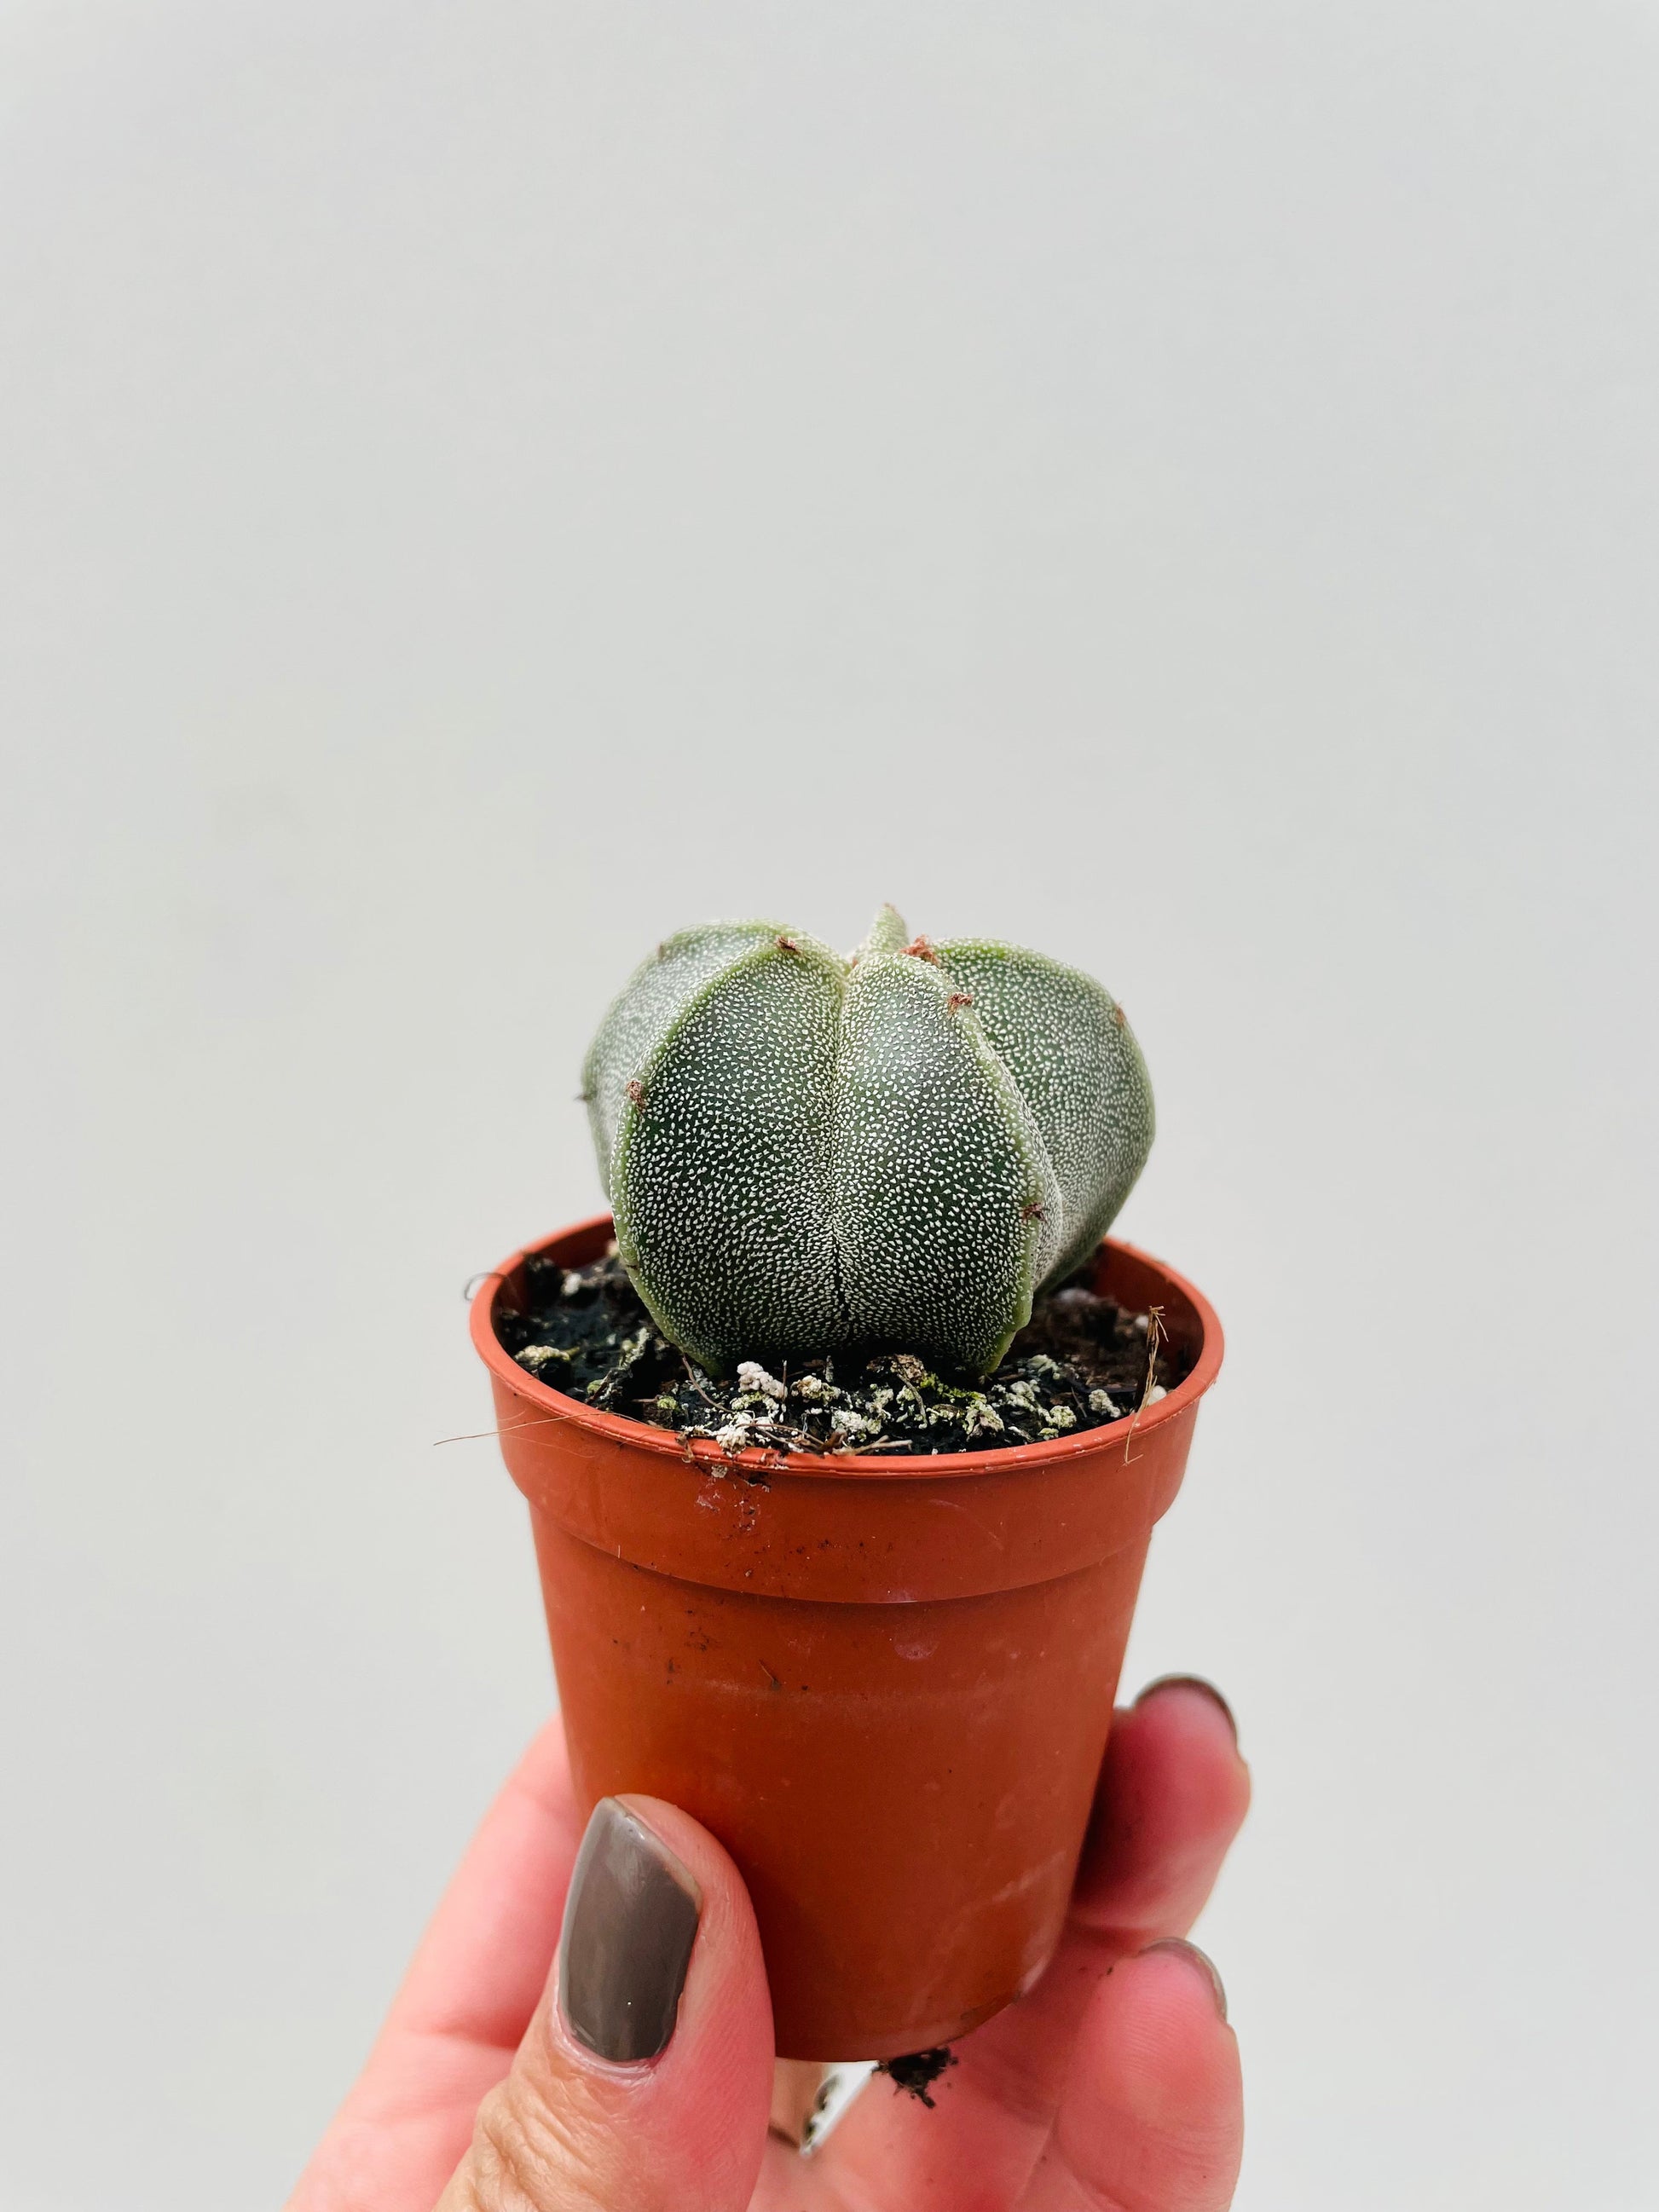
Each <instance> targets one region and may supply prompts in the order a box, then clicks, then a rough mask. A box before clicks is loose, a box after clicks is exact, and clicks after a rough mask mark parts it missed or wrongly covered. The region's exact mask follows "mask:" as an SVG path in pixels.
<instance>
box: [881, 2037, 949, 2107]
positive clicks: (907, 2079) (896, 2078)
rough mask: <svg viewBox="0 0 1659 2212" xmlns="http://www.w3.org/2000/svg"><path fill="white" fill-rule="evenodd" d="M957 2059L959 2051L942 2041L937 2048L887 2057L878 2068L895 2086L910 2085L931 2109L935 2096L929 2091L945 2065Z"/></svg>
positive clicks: (903, 2087) (914, 2095) (912, 2090)
mask: <svg viewBox="0 0 1659 2212" xmlns="http://www.w3.org/2000/svg"><path fill="white" fill-rule="evenodd" d="M956 2063H957V2054H956V2052H955V2051H952V2050H951V2046H950V2045H949V2044H948V2043H941V2044H940V2045H939V2048H938V2050H937V2051H910V2052H909V2053H908V2055H907V2056H906V2057H902V2058H884V2059H883V2060H882V2061H881V2063H879V2064H878V2067H877V2068H876V2071H877V2073H878V2074H884V2075H886V2076H887V2078H888V2080H889V2081H890V2082H891V2083H892V2085H893V2087H894V2088H895V2089H908V2091H909V2092H910V2094H911V2095H912V2096H913V2097H920V2098H921V2101H922V2103H923V2104H924V2105H926V2106H927V2109H928V2111H929V2112H932V2111H933V2099H932V2098H931V2097H930V2096H929V2095H928V2093H927V2092H928V2091H929V2090H930V2089H931V2088H932V2087H933V2084H934V2082H935V2081H938V2079H939V2075H941V2074H942V2073H943V2072H944V2071H945V2068H946V2067H947V2066H954V2065H955V2064H956Z"/></svg>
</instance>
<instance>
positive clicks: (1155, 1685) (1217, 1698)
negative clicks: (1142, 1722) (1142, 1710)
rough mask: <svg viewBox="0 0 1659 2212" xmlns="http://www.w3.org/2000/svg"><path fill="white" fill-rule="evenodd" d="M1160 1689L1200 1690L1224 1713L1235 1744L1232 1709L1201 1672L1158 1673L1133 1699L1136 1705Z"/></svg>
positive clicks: (1236, 1729) (1235, 1728) (1236, 1735)
mask: <svg viewBox="0 0 1659 2212" xmlns="http://www.w3.org/2000/svg"><path fill="white" fill-rule="evenodd" d="M1160 1690H1201V1691H1202V1692H1204V1694H1205V1696H1206V1698H1209V1699H1212V1701H1213V1702H1214V1703H1215V1704H1216V1705H1219V1706H1220V1708H1221V1710H1222V1711H1223V1712H1224V1713H1225V1715H1226V1716H1227V1725H1228V1727H1229V1728H1230V1729H1231V1730H1232V1732H1233V1741H1234V1743H1235V1744H1236V1743H1237V1741H1238V1723H1237V1721H1236V1720H1235V1719H1234V1717H1233V1709H1232V1707H1231V1705H1229V1704H1228V1703H1227V1700H1226V1699H1225V1698H1224V1697H1223V1696H1222V1694H1221V1692H1220V1691H1219V1690H1218V1689H1217V1687H1216V1686H1215V1684H1214V1683H1213V1682H1206V1680H1205V1679H1204V1677H1203V1676H1202V1675H1201V1674H1160V1675H1159V1676H1158V1680H1156V1681H1155V1682H1148V1683H1147V1685H1146V1688H1145V1689H1144V1690H1143V1691H1142V1692H1141V1693H1140V1695H1139V1697H1138V1698H1137V1699H1135V1703H1136V1705H1145V1704H1146V1700H1147V1699H1148V1698H1153V1697H1156V1696H1157V1695H1158V1692H1159V1691H1160Z"/></svg>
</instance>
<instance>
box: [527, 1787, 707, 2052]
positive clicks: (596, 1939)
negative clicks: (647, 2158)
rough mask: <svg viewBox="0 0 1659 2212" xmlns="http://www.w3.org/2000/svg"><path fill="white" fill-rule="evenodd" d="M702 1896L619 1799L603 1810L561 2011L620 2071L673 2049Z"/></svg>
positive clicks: (574, 1885)
mask: <svg viewBox="0 0 1659 2212" xmlns="http://www.w3.org/2000/svg"><path fill="white" fill-rule="evenodd" d="M701 1911H702V1892H701V1890H699V1888H698V1887H697V1885H696V1882H695V1881H693V1880H692V1879H691V1876H690V1875H689V1874H688V1873H687V1872H686V1870H685V1869H684V1867H683V1866H682V1865H681V1864H680V1863H679V1861H678V1859H677V1858H676V1857H674V1854H673V1853H672V1852H671V1850H669V1849H668V1846H667V1845H666V1844H665V1843H664V1842H663V1841H662V1839H661V1838H659V1836H656V1835H654V1834H653V1832H652V1831H651V1830H650V1829H649V1828H647V1826H646V1825H645V1822H644V1821H643V1820H641V1819H640V1818H639V1816H638V1814H635V1813H631V1812H629V1808H627V1806H626V1805H624V1804H622V1803H621V1802H619V1801H618V1800H617V1798H615V1797H602V1798H601V1799H600V1800H599V1803H598V1804H597V1805H596V1806H595V1807H594V1808H593V1817H592V1820H590V1821H589V1822H588V1824H587V1833H586V1835H585V1836H584V1837H583V1838H582V1846H581V1849H580V1851H578V1852H577V1854H576V1867H575V1871H574V1874H573V1875H571V1877H570V1895H569V1897H568V1899H567V1901H566V1904H565V1908H564V1931H563V1933H562V1935H561V1936H560V1938H559V2009H560V2011H561V2012H562V2014H563V2015H564V2017H565V2020H566V2022H567V2023H568V2027H569V2029H570V2032H571V2033H572V2034H573V2035H574V2037H575V2038H576V2039H577V2040H578V2042H580V2043H585V2044H586V2046H587V2048H588V2049H589V2050H590V2051H594V2052H596V2053H597V2054H598V2056H599V2057H601V2058H606V2059H609V2060H610V2061H611V2063H612V2064H613V2065H623V2064H625V2063H629V2061H633V2060H638V2059H641V2058H655V2057H657V2056H658V2055H659V2052H661V2051H665V2050H666V2049H667V2047H668V2042H669V2039H670V2037H671V2035H672V2034H673V2033H674V2022H675V2021H676V2019H677V2017H678V2013H679V2004H680V1992H681V1990H683V1989H684V1987H685V1975H686V1969H687V1968H688V1967H689V1966H690V1963H691V1946H692V1944H693V1943H694V1942H696V1935H697V1917H698V1915H699V1914H700V1913H701Z"/></svg>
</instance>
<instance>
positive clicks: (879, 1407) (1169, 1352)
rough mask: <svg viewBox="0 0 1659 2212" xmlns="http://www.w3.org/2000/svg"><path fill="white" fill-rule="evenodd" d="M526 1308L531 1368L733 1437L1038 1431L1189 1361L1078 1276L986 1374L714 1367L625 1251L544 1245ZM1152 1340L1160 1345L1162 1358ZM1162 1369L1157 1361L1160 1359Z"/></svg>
mask: <svg viewBox="0 0 1659 2212" xmlns="http://www.w3.org/2000/svg"><path fill="white" fill-rule="evenodd" d="M527 1278H528V1279H527V1284H526V1290H527V1304H526V1308H525V1310H523V1311H521V1312H520V1311H513V1310H510V1309H503V1310H501V1311H499V1312H498V1314H497V1316H496V1329H497V1333H498V1334H499V1335H500V1337H501V1342H502V1344H503V1345H505V1346H506V1347H507V1351H509V1352H511V1353H512V1354H513V1358H515V1359H516V1360H517V1361H518V1363H519V1364H520V1367H522V1368H523V1369H524V1370H525V1371H526V1373H527V1374H530V1375H533V1376H535V1377H536V1379H537V1381H538V1382H539V1383H547V1384H549V1385H550V1387H551V1388H552V1389H555V1390H562V1391H563V1392H565V1394H566V1395H568V1396H569V1397H573V1398H582V1399H585V1400H586V1401H587V1403H588V1404H589V1405H591V1406H599V1407H604V1408H605V1411H606V1412H607V1413H622V1414H625V1415H627V1416H628V1418H629V1419H632V1420H636V1421H648V1422H650V1423H651V1424H652V1425H653V1426H654V1427H657V1428H662V1429H672V1430H675V1431H678V1433H679V1434H680V1435H682V1436H684V1437H713V1438H714V1440H715V1441H716V1442H717V1443H719V1444H720V1448H721V1449H722V1450H723V1451H726V1452H738V1451H744V1450H748V1449H753V1448H757V1447H763V1448H765V1449H769V1450H773V1451H808V1452H825V1451H853V1452H897V1453H909V1454H917V1453H933V1452H961V1451H994V1450H996V1449H999V1448H1005V1447H1006V1446H1008V1445H1010V1444H1023V1443H1042V1442H1046V1441H1047V1440H1048V1438H1050V1437H1059V1436H1065V1435H1066V1434H1068V1433H1071V1432H1073V1431H1077V1430H1079V1429H1097V1428H1102V1427H1103V1426H1104V1425H1106V1424H1107V1423H1108V1422H1110V1421H1120V1420H1125V1419H1128V1418H1130V1417H1131V1416H1132V1415H1133V1413H1134V1412H1135V1411H1136V1409H1137V1407H1139V1406H1140V1405H1141V1404H1142V1403H1143V1402H1147V1403H1150V1402H1152V1401H1155V1400H1157V1399H1158V1398H1161V1397H1162V1396H1163V1395H1164V1392H1165V1390H1167V1389H1172V1388H1173V1387H1174V1385H1175V1384H1176V1383H1178V1382H1180V1381H1181V1379H1182V1376H1184V1375H1185V1374H1186V1372H1187V1370H1188V1365H1189V1364H1190V1363H1189V1362H1188V1360H1187V1359H1186V1358H1185V1357H1184V1355H1183V1354H1182V1352H1180V1351H1179V1350H1178V1349H1177V1348H1176V1347H1175V1346H1171V1345H1170V1344H1169V1343H1168V1342H1167V1341H1164V1340H1163V1338H1162V1334H1161V1331H1160V1330H1159V1329H1158V1328H1157V1327H1156V1325H1155V1324H1154V1323H1153V1322H1152V1317H1151V1316H1148V1315H1146V1314H1129V1313H1125V1312H1124V1311H1123V1310H1122V1309H1121V1307H1119V1306H1115V1305H1114V1304H1112V1303H1111V1301H1110V1300H1109V1298H1100V1297H1096V1296H1095V1294H1094V1292H1093V1291H1091V1290H1089V1289H1088V1288H1087V1287H1086V1286H1085V1285H1084V1284H1083V1283H1081V1282H1080V1281H1073V1282H1072V1283H1070V1284H1067V1285H1063V1286H1062V1287H1061V1288H1060V1289H1059V1290H1056V1291H1050V1292H1048V1294H1046V1295H1045V1296H1044V1297H1041V1298H1039V1299H1038V1300H1037V1303H1036V1310H1035V1311H1034V1312H1033V1314H1032V1316H1031V1320H1030V1326H1029V1327H1028V1328H1024V1329H1022V1330H1021V1331H1020V1333H1019V1334H1018V1336H1017V1337H1016V1338H1015V1339H1014V1340H1013V1342H1012V1345H1010V1346H1009V1347H1008V1352H1007V1355H1006V1358H1004V1360H1003V1362H1002V1364H1001V1365H1000V1367H999V1368H998V1369H997V1370H996V1372H995V1374H994V1375H993V1376H990V1377H989V1378H988V1379H987V1380H984V1381H976V1380H975V1378H974V1377H972V1376H964V1375H957V1374H953V1373H951V1371H949V1370H942V1369H939V1368H938V1367H934V1366H930V1365H929V1364H928V1363H927V1361H926V1360H925V1359H922V1358H920V1357H919V1356H918V1355H917V1354H916V1353H915V1352H902V1351H898V1352H894V1351H885V1350H871V1351H856V1352H845V1351H844V1352H835V1353H832V1354H826V1355H824V1356H823V1357H822V1358H817V1359H805V1360H791V1361H790V1362H788V1363H787V1365H786V1364H779V1365H778V1367H777V1369H776V1370H775V1372H768V1370H766V1369H764V1368H763V1367H761V1366H758V1365H757V1364H755V1363H754V1362H752V1361H745V1362H744V1364H743V1365H742V1366H740V1367H739V1368H738V1372H737V1375H736V1376H733V1377H731V1378H728V1379H724V1380H721V1379H717V1378H714V1377H712V1376H708V1375H706V1374H705V1373H704V1372H703V1370H702V1368H700V1367H698V1366H696V1365H695V1364H693V1363H692V1362H691V1361H690V1360H689V1359H687V1358H685V1356H684V1353H682V1352H678V1351H677V1350H676V1349H675V1347H674V1346H672V1345H671V1344H670V1343H669V1342H668V1341H667V1340H666V1339H665V1338H664V1337H663V1336H661V1335H660V1334H659V1333H658V1330H657V1327H656V1324H655V1323H654V1322H653V1320H652V1319H651V1316H650V1315H649V1314H648V1313H647V1311H646V1310H645V1308H644V1306H643V1305H642V1304H641V1302H640V1298H639V1296H638V1293H637V1292H636V1291H635V1288H634V1285H632V1283H630V1282H629V1279H628V1275H627V1273H626V1271H625V1270H624V1268H623V1265H622V1262H621V1261H619V1260H617V1258H616V1257H615V1255H614V1254H611V1255H607V1256H606V1257H605V1259H603V1260H596V1261H593V1262H592V1265H591V1266H588V1267H572V1268H566V1267H562V1266H560V1265H559V1264H558V1263H557V1262H556V1261H550V1260H541V1259H535V1260H532V1261H530V1263H529V1267H528V1270H527ZM1149 1349H1150V1352H1151V1358H1150V1361H1149V1357H1148V1354H1149ZM1149 1367H1150V1372H1149Z"/></svg>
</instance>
